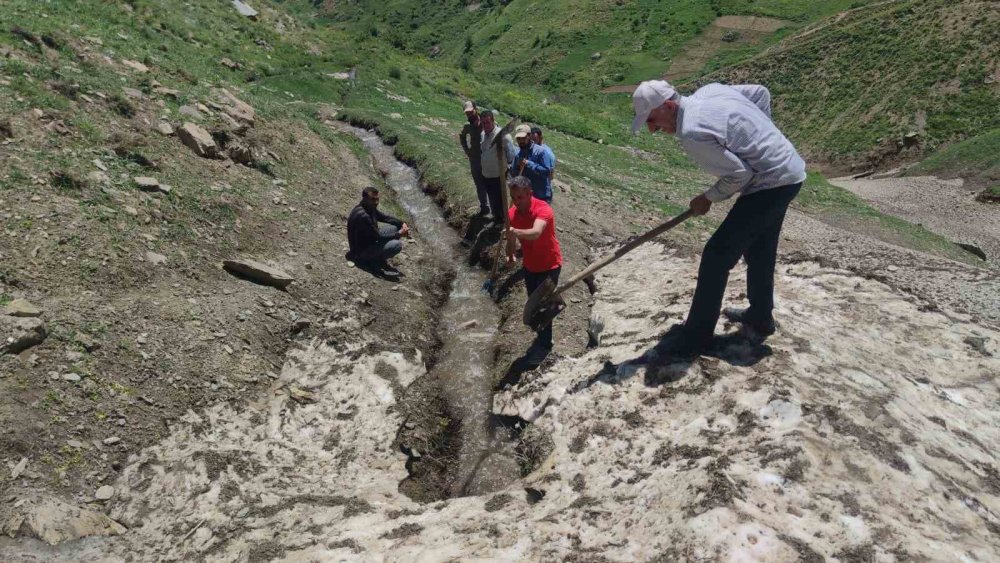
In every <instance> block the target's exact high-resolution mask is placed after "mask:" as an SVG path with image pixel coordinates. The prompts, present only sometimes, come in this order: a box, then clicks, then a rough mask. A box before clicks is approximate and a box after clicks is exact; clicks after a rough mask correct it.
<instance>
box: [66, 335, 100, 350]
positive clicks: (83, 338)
mask: <svg viewBox="0 0 1000 563" xmlns="http://www.w3.org/2000/svg"><path fill="white" fill-rule="evenodd" d="M73 340H74V341H75V342H76V343H77V344H79V345H80V346H83V349H84V350H86V351H88V352H93V351H94V350H97V349H99V348H100V347H101V345H100V344H99V343H98V342H97V341H96V340H94V337H93V336H91V335H89V334H87V333H85V332H78V333H76V334H75V335H73Z"/></svg>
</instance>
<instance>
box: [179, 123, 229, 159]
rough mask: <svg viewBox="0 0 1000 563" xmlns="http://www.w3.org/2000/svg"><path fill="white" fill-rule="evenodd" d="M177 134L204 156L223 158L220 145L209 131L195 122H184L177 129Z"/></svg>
mask: <svg viewBox="0 0 1000 563" xmlns="http://www.w3.org/2000/svg"><path fill="white" fill-rule="evenodd" d="M177 136H178V137H180V139H181V142H182V143H184V144H185V145H186V146H187V147H188V148H189V149H191V150H192V151H194V153H195V154H196V155H198V156H200V157H202V158H215V159H219V158H222V155H221V154H220V151H219V145H217V144H215V140H214V139H212V136H211V135H209V134H208V131H205V130H204V129H202V128H201V127H199V126H197V125H195V124H194V123H191V122H186V123H184V125H182V126H181V128H180V129H178V130H177Z"/></svg>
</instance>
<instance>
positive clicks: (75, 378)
mask: <svg viewBox="0 0 1000 563" xmlns="http://www.w3.org/2000/svg"><path fill="white" fill-rule="evenodd" d="M62 378H63V381H69V382H70V383H79V382H80V376H79V375H77V374H75V373H67V374H64V375H63V376H62Z"/></svg>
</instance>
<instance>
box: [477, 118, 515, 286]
mask: <svg viewBox="0 0 1000 563" xmlns="http://www.w3.org/2000/svg"><path fill="white" fill-rule="evenodd" d="M517 121H518V120H517V118H516V117H515V118H514V119H511V120H510V123H508V124H507V125H504V126H503V129H501V130H500V132H499V133H497V136H496V137H494V138H493V143H492V145H491V146H493V147H496V151H497V159H498V160H499V161H500V198H501V200H502V201H503V209H501V210H499V213H500V214H501V215H503V231H502V233H501V235H500V241H499V242H497V245H496V246H497V252H496V256H494V257H493V269H492V271H491V272H490V277H489V279H487V280H486V281H485V282H483V292H485V293H488V294H490V295H492V294H493V289H494V288H495V286H496V281H497V267H498V266H499V264H500V261H501V259H502V254H503V251H504V248H506V246H507V238H506V236H505V235H506V233H507V228H508V227H509V226H510V225H509V223H510V218H509V217H508V216H507V151H505V150H504V146H503V138H504V137H505V136H507V135H509V134H510V132H511V131H513V130H514V128H515V127H517ZM497 213H498V211H497V210H496V209H494V210H493V221H494V222H495V221H497V220H498V219H499V217H497Z"/></svg>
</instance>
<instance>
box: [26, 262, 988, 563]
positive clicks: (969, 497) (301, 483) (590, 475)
mask: <svg viewBox="0 0 1000 563" xmlns="http://www.w3.org/2000/svg"><path fill="white" fill-rule="evenodd" d="M779 270H780V271H779V276H778V282H777V297H778V305H777V307H778V309H777V316H778V318H779V322H780V323H781V330H780V331H779V333H778V334H777V335H776V336H775V337H773V338H772V339H771V340H769V341H768V343H767V346H763V347H753V346H751V345H750V344H748V343H747V342H746V341H745V340H742V339H741V338H739V337H738V336H737V335H736V333H735V329H734V328H732V327H727V326H725V325H722V324H721V323H720V331H722V330H725V331H726V332H727V333H728V334H729V336H727V337H723V338H722V339H720V340H721V342H720V344H719V345H718V346H717V347H716V349H715V350H714V351H713V352H712V353H711V354H710V355H709V356H707V357H703V358H701V359H698V360H696V361H695V362H693V363H687V362H684V363H670V364H665V365H664V364H663V363H662V362H661V361H660V360H659V359H658V358H656V357H655V353H654V352H652V351H651V350H652V348H653V346H654V345H655V343H656V342H657V341H658V338H659V336H660V335H661V334H662V333H663V332H665V331H666V329H667V328H669V327H670V326H671V325H672V324H674V323H676V322H679V321H681V320H682V318H683V315H684V313H685V312H686V308H687V305H688V300H689V298H690V294H691V292H692V289H693V285H694V277H695V271H696V263H695V262H694V261H692V260H691V259H689V258H681V257H679V256H677V255H675V254H674V253H673V251H672V250H668V249H666V248H664V247H662V246H659V245H656V244H651V245H647V246H645V247H642V248H640V249H639V250H637V251H636V252H635V253H634V254H632V255H629V256H627V257H625V258H624V259H622V260H620V261H619V262H617V263H615V264H613V265H612V266H610V267H608V268H607V269H606V270H605V271H604V273H603V274H602V275H599V283H600V286H601V291H600V292H599V293H598V294H597V296H596V300H595V303H594V307H593V316H594V332H595V333H597V332H599V339H600V344H599V345H598V346H596V347H594V348H592V349H591V350H589V351H588V352H587V353H585V354H583V355H581V356H579V357H576V358H563V359H560V360H558V361H557V362H556V363H555V364H554V365H552V366H550V367H549V368H548V369H545V370H541V371H536V372H529V373H527V374H526V375H525V376H524V379H523V380H522V381H521V382H520V383H519V384H517V385H516V386H515V387H513V388H508V389H506V390H503V391H502V392H501V393H499V394H498V395H497V396H496V397H495V399H494V410H495V411H496V412H499V413H506V414H517V415H519V416H522V417H524V418H526V419H528V420H532V421H534V424H535V425H536V426H537V428H538V429H542V430H544V431H545V432H547V433H549V434H550V435H551V437H552V439H553V441H554V444H555V447H554V450H553V452H552V454H551V455H550V456H549V458H548V459H547V460H546V461H545V462H544V463H543V464H542V466H541V467H540V468H538V469H537V470H536V471H535V472H534V473H532V474H531V475H529V476H528V477H527V478H525V479H523V480H521V481H519V482H517V483H515V484H512V485H510V486H509V487H508V488H507V489H506V490H504V491H500V492H497V493H493V494H490V495H485V496H478V497H463V498H455V499H451V500H447V501H440V502H436V503H433V504H423V505H422V504H418V503H416V502H414V501H412V500H410V499H408V498H407V497H406V496H404V495H402V494H400V493H399V492H398V490H397V484H398V483H399V482H400V481H401V480H402V479H404V478H405V477H406V474H407V472H406V468H405V461H406V456H404V455H402V454H401V453H399V452H398V451H394V450H392V449H390V448H389V444H390V443H391V442H392V440H393V436H394V434H395V433H396V430H397V428H398V426H399V424H400V423H401V420H399V416H398V414H397V413H396V412H395V409H394V405H395V404H396V400H397V397H396V393H395V392H394V388H398V386H406V385H408V384H410V383H412V382H413V381H414V380H415V379H416V378H417V377H420V376H421V375H422V374H423V373H424V368H423V361H422V358H421V357H420V356H419V355H412V354H411V355H409V356H407V355H403V354H395V353H385V352H383V353H380V354H376V355H366V354H365V353H364V352H363V351H364V349H365V341H364V340H362V341H361V342H358V343H356V344H353V345H349V346H338V345H336V344H328V343H324V342H320V341H313V342H312V343H310V344H308V345H305V346H302V347H301V348H300V349H299V350H297V351H295V352H294V353H292V354H291V355H290V357H289V359H288V361H287V363H286V365H285V366H284V369H283V370H282V373H281V375H280V379H279V380H278V381H277V382H276V383H275V386H274V388H273V389H272V391H271V392H270V393H269V394H268V395H267V396H266V397H265V398H263V399H262V400H260V401H258V402H257V403H255V404H252V405H250V406H249V407H246V409H245V410H241V411H237V410H234V407H231V406H227V405H220V406H216V407H213V408H211V409H209V410H207V411H205V412H203V413H189V415H188V416H187V417H186V419H185V420H184V421H183V423H181V424H179V425H177V426H176V427H175V428H174V430H173V434H172V436H171V437H170V438H169V439H167V440H165V441H164V442H162V443H161V444H159V445H157V446H154V447H151V448H148V449H146V450H144V451H143V452H141V453H140V454H138V455H136V456H135V457H134V458H133V459H132V460H131V463H130V465H129V466H128V467H127V468H126V469H125V470H124V471H123V473H122V476H121V478H120V479H119V480H118V481H117V482H116V483H115V484H114V485H115V488H116V491H118V495H117V497H116V498H115V499H114V501H113V507H112V510H111V516H112V517H113V518H114V519H116V520H117V521H119V522H121V523H122V524H124V525H126V526H127V527H129V528H130V530H129V531H128V532H127V533H126V534H124V535H122V536H118V537H115V538H89V539H85V540H83V541H81V542H79V543H78V544H76V545H73V546H72V548H71V549H70V548H64V549H63V550H62V551H59V550H56V551H55V552H53V551H52V550H51V549H43V548H42V544H40V543H31V542H28V543H21V544H18V546H17V547H16V548H15V547H12V546H8V552H9V553H10V554H12V555H13V557H14V558H15V559H18V558H20V559H28V560H44V559H51V558H62V559H64V560H71V559H75V560H79V559H80V558H87V559H97V560H101V559H106V560H117V559H121V558H129V557H131V558H137V557H138V558H154V559H162V560H172V561H180V560H191V559H194V558H199V557H204V558H206V559H209V560H219V561H237V560H246V559H248V558H249V559H251V560H258V559H272V558H283V559H286V560H299V561H307V560H338V559H373V560H414V559H418V560H444V559H448V558H463V559H466V558H500V559H515V558H528V559H533V560H547V559H552V558H563V557H567V556H571V555H586V554H591V555H598V554H599V555H603V556H604V557H607V558H609V559H613V560H636V559H638V560H644V559H648V558H652V557H655V556H666V557H668V558H671V559H673V558H678V559H679V558H692V559H693V558H698V559H701V558H710V559H730V560H750V559H760V560H772V561H773V560H794V559H796V558H807V559H810V558H814V559H816V560H818V557H836V558H838V559H841V560H844V559H853V558H858V557H861V558H865V559H870V558H872V557H874V558H875V559H876V560H880V561H883V560H884V561H891V560H905V559H909V558H929V559H932V560H943V559H963V560H980V561H983V560H994V559H996V558H997V557H998V556H1000V472H998V463H997V459H996V455H995V452H997V451H1000V431H998V428H1000V411H998V410H997V405H998V401H1000V388H998V383H997V381H996V374H997V373H1000V357H998V354H1000V333H997V332H996V331H993V330H987V329H985V328H983V327H981V326H976V325H974V324H971V323H969V322H968V319H966V318H965V317H963V316H960V315H958V314H952V313H948V312H931V311H928V310H926V307H924V306H923V304H922V303H920V302H918V301H916V300H915V298H912V297H909V296H906V295H904V294H900V293H898V292H896V291H893V290H891V289H890V288H888V287H887V286H885V285H883V284H881V283H879V282H876V281H871V280H866V279H862V278H858V277H855V276H852V275H850V274H848V273H846V272H843V271H838V270H833V269H828V268H823V267H820V266H819V265H817V264H815V263H811V262H802V263H793V264H785V265H781V266H780V267H779ZM742 283H744V278H743V274H742V272H741V271H739V270H737V271H736V272H735V273H734V276H733V280H732V282H731V283H730V290H729V295H728V297H729V301H731V302H736V301H739V298H740V297H741V295H742V293H743V292H742V288H741V286H742ZM574 306H580V305H574ZM340 322H341V323H342V327H341V328H343V329H344V330H348V331H354V330H359V331H361V332H362V334H363V335H364V338H365V339H371V338H373V335H370V334H365V333H364V329H363V328H361V327H360V325H359V324H358V321H357V319H355V318H353V317H347V318H344V319H343V320H342V321H340ZM334 328H336V327H334ZM380 362H382V363H387V364H389V365H391V366H392V367H393V369H392V370H389V372H390V373H395V376H394V377H392V378H390V379H394V380H395V381H391V380H390V379H387V378H386V377H385V376H382V375H378V374H379V373H386V370H384V369H383V370H377V369H376V365H377V364H378V363H380Z"/></svg>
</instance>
